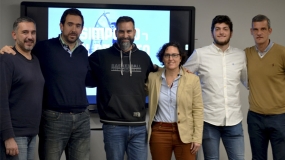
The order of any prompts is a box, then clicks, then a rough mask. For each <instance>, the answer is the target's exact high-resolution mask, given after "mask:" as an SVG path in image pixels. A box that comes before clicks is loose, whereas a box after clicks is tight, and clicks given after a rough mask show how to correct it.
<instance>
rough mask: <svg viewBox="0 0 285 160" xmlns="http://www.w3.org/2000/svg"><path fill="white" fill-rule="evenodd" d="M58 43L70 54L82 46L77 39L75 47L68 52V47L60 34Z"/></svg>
mask: <svg viewBox="0 0 285 160" xmlns="http://www.w3.org/2000/svg"><path fill="white" fill-rule="evenodd" d="M59 41H60V43H61V45H62V47H63V48H66V49H68V50H69V51H70V52H72V51H74V50H75V49H76V48H77V47H78V46H79V45H82V44H83V42H82V41H81V40H80V39H78V40H77V41H76V44H75V47H74V48H73V49H72V50H70V48H69V46H68V45H67V44H66V43H65V42H64V40H63V39H62V37H61V34H59Z"/></svg>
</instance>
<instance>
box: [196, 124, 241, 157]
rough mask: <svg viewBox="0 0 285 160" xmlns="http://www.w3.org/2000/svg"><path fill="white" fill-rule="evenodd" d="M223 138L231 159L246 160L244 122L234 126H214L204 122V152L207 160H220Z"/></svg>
mask: <svg viewBox="0 0 285 160" xmlns="http://www.w3.org/2000/svg"><path fill="white" fill-rule="evenodd" d="M220 139H222V141H223V144H224V147H225V149H226V152H227V155H228V159H229V160H244V138H243V129H242V123H241V122H240V123H239V124H237V125H234V126H214V125H211V124H209V123H207V122H204V131H203V142H202V147H203V152H204V158H205V160H219V159H220V157H219V147H220Z"/></svg>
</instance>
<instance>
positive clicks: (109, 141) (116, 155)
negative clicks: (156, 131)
mask: <svg viewBox="0 0 285 160" xmlns="http://www.w3.org/2000/svg"><path fill="white" fill-rule="evenodd" d="M103 135H104V144H105V151H106V157H107V160H124V155H125V152H126V153H127V156H128V160H147V152H148V150H147V131H146V126H145V125H143V126H118V125H110V124H103Z"/></svg>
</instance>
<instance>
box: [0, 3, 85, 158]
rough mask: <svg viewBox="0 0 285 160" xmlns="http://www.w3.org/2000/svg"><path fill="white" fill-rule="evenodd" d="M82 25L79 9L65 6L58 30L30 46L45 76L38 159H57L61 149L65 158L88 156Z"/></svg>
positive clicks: (82, 20)
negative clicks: (59, 32)
mask: <svg viewBox="0 0 285 160" xmlns="http://www.w3.org/2000/svg"><path fill="white" fill-rule="evenodd" d="M83 25H84V19H83V16H82V14H81V12H80V11H79V10H78V9H75V8H71V9H67V10H65V11H64V13H63V15H62V17H61V20H60V30H61V34H60V35H59V36H58V37H57V38H52V39H49V40H45V41H41V42H38V43H37V45H36V46H35V48H34V49H33V50H32V53H33V54H35V55H36V56H37V58H38V59H39V61H40V65H41V70H42V73H43V76H44V78H45V88H44V97H43V112H42V119H41V124H40V132H39V156H40V159H41V160H45V159H47V160H50V159H56V160H58V159H60V157H61V155H62V153H63V151H65V155H66V159H69V160H78V159H80V160H89V150H90V119H89V113H88V111H87V110H86V107H87V106H88V101H87V97H86V89H85V79H86V75H87V72H88V67H89V62H88V52H87V50H86V49H85V47H83V46H82V45H81V44H82V42H81V41H80V40H79V35H80V34H81V32H82V29H83ZM7 49H9V47H5V48H4V49H2V50H7ZM7 52H11V51H7Z"/></svg>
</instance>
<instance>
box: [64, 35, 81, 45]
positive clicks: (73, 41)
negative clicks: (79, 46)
mask: <svg viewBox="0 0 285 160" xmlns="http://www.w3.org/2000/svg"><path fill="white" fill-rule="evenodd" d="M62 36H63V37H64V40H66V41H67V43H69V44H72V43H75V42H76V41H77V40H78V39H79V36H78V34H77V33H69V34H68V35H64V34H62ZM69 36H75V38H70V37H69Z"/></svg>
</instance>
